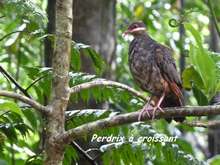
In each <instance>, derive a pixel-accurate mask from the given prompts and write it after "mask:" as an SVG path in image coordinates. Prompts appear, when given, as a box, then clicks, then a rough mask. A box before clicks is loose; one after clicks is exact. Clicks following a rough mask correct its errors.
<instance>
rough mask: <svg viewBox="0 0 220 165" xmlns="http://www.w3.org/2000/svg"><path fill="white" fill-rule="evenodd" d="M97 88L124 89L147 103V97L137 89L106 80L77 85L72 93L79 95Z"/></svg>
mask: <svg viewBox="0 0 220 165" xmlns="http://www.w3.org/2000/svg"><path fill="white" fill-rule="evenodd" d="M97 86H110V87H116V88H121V89H124V90H126V91H128V92H130V93H132V94H133V95H135V96H137V97H138V98H140V99H142V100H143V101H147V98H146V96H144V95H143V94H142V93H140V92H138V91H136V90H135V89H133V88H131V87H129V86H127V85H125V84H121V83H119V82H115V81H111V80H105V79H98V80H94V81H91V82H86V83H82V84H79V85H76V86H74V87H72V88H71V89H70V92H71V93H77V92H80V91H81V90H84V89H89V88H93V87H97Z"/></svg>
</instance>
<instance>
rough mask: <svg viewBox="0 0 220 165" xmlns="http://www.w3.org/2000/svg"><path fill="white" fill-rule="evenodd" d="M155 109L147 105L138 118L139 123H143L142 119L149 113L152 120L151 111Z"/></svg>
mask: <svg viewBox="0 0 220 165" xmlns="http://www.w3.org/2000/svg"><path fill="white" fill-rule="evenodd" d="M152 110H153V108H152V106H151V105H150V103H147V104H146V105H145V106H144V107H143V108H142V109H141V111H140V113H139V116H138V121H141V117H142V116H144V114H145V113H147V116H148V117H149V118H150V117H151V115H150V113H149V111H152Z"/></svg>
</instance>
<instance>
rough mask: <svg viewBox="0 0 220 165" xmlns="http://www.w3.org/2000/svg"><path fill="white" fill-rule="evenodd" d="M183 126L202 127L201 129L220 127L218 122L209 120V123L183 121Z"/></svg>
mask: <svg viewBox="0 0 220 165" xmlns="http://www.w3.org/2000/svg"><path fill="white" fill-rule="evenodd" d="M183 124H185V125H188V126H191V127H203V128H216V127H220V121H219V120H211V121H205V122H204V121H193V122H189V121H185V122H183Z"/></svg>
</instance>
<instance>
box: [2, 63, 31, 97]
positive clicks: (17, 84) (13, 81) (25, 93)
mask: <svg viewBox="0 0 220 165" xmlns="http://www.w3.org/2000/svg"><path fill="white" fill-rule="evenodd" d="M0 72H1V73H2V74H4V75H5V76H6V77H7V78H8V79H9V80H10V81H11V82H12V83H13V84H14V85H15V86H16V87H17V88H18V89H19V90H20V91H21V92H22V93H23V94H24V95H25V96H27V97H29V98H31V96H30V95H29V94H28V93H27V91H26V90H25V89H24V88H22V87H21V85H19V83H18V82H17V81H16V80H15V79H14V78H13V77H12V76H11V75H10V74H9V73H8V72H7V71H6V70H5V69H4V68H3V67H2V66H0Z"/></svg>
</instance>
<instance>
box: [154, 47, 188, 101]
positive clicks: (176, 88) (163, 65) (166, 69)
mask: <svg viewBox="0 0 220 165" xmlns="http://www.w3.org/2000/svg"><path fill="white" fill-rule="evenodd" d="M154 50H155V61H156V64H157V66H158V68H160V72H161V75H162V77H163V78H164V79H165V81H166V82H167V83H168V84H169V87H170V89H171V91H173V93H174V94H175V95H176V96H177V97H178V99H179V103H180V105H183V104H184V97H183V94H182V91H181V89H182V83H181V79H180V76H179V74H178V72H177V70H176V65H175V61H174V59H173V58H172V53H173V52H172V50H171V49H170V48H168V47H165V46H163V45H159V44H158V45H157V46H156V47H155V49H154Z"/></svg>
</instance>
